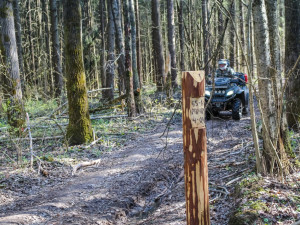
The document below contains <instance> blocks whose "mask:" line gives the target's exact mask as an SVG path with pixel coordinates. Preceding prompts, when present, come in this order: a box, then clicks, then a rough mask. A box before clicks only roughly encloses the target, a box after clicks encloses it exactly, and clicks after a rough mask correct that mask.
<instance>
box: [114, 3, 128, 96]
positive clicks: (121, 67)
mask: <svg viewBox="0 0 300 225" xmlns="http://www.w3.org/2000/svg"><path fill="white" fill-rule="evenodd" d="M111 5H112V11H113V18H114V25H115V29H116V33H115V37H116V47H117V51H118V54H119V56H118V73H119V93H120V94H121V93H125V84H124V74H125V49H124V35H123V29H122V18H121V10H120V5H119V1H118V0H113V1H111Z"/></svg>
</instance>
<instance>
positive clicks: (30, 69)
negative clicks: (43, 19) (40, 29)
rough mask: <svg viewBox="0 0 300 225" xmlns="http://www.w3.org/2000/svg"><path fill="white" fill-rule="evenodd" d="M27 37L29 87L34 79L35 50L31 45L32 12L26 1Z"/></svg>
mask: <svg viewBox="0 0 300 225" xmlns="http://www.w3.org/2000/svg"><path fill="white" fill-rule="evenodd" d="M27 12H28V14H27V16H28V17H27V24H28V27H27V35H28V41H29V54H30V60H29V63H28V68H27V74H28V76H29V79H28V81H29V82H28V83H29V84H30V85H33V83H34V80H35V78H36V62H35V49H34V43H33V39H34V38H33V31H32V15H31V14H32V10H31V1H27Z"/></svg>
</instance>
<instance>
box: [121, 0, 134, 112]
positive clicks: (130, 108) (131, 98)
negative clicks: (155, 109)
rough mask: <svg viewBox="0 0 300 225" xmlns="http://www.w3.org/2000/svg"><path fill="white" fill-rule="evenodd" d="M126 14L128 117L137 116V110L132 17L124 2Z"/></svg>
mask: <svg viewBox="0 0 300 225" xmlns="http://www.w3.org/2000/svg"><path fill="white" fill-rule="evenodd" d="M123 7H124V9H123V13H124V30H125V85H126V93H127V110H128V117H135V116H136V108H135V102H134V94H133V75H132V65H131V53H132V51H131V42H130V39H131V34H130V16H129V2H128V0H124V2H123Z"/></svg>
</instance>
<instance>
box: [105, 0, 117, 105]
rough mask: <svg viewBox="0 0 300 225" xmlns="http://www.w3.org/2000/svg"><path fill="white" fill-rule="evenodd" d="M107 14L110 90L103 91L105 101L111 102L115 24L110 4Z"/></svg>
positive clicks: (107, 70)
mask: <svg viewBox="0 0 300 225" xmlns="http://www.w3.org/2000/svg"><path fill="white" fill-rule="evenodd" d="M107 14H108V28H107V29H108V30H107V48H108V55H107V64H106V85H105V87H106V88H110V89H108V90H105V91H104V96H103V97H104V98H105V99H106V100H112V99H113V98H114V79H115V65H114V61H115V24H114V20H113V13H112V7H111V4H110V3H109V0H108V3H107Z"/></svg>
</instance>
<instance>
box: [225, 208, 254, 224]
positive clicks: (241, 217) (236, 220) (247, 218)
mask: <svg viewBox="0 0 300 225" xmlns="http://www.w3.org/2000/svg"><path fill="white" fill-rule="evenodd" d="M257 219H258V214H256V213H253V212H251V211H247V212H244V213H241V212H239V213H236V214H234V215H233V216H231V217H230V219H229V221H228V224H229V225H253V224H255V221H256V220H257Z"/></svg>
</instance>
